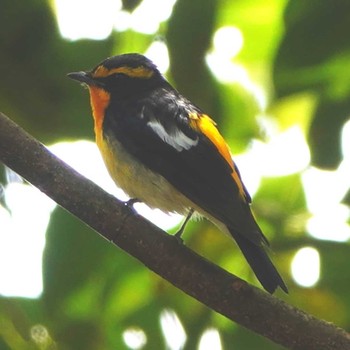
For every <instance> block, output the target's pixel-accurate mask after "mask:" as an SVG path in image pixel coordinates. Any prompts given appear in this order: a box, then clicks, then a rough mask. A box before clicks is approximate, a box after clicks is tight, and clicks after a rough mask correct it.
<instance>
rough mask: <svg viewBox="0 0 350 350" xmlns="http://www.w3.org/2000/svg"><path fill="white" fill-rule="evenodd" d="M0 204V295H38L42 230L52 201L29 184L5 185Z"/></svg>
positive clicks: (42, 244) (48, 216)
mask: <svg viewBox="0 0 350 350" xmlns="http://www.w3.org/2000/svg"><path fill="white" fill-rule="evenodd" d="M4 198H5V203H6V206H7V207H8V208H9V211H10V212H9V211H7V210H6V209H4V208H3V207H2V206H1V205H0V222H1V231H0V294H1V295H4V296H17V297H26V298H38V297H39V296H40V295H41V293H42V290H43V281H42V254H43V250H44V247H45V232H46V229H47V226H48V223H49V219H50V214H51V212H52V210H53V209H54V208H55V203H54V202H53V201H52V200H51V199H49V198H48V197H47V196H45V195H44V194H42V193H41V192H40V191H39V190H38V189H36V188H35V187H32V186H30V185H27V184H24V183H19V182H13V183H9V184H8V185H7V186H6V187H5V196H4Z"/></svg>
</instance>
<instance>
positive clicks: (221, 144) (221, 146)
mask: <svg viewBox="0 0 350 350" xmlns="http://www.w3.org/2000/svg"><path fill="white" fill-rule="evenodd" d="M190 119H191V126H192V127H194V128H195V129H197V130H199V131H201V132H202V133H203V134H204V135H205V136H206V137H207V138H208V139H209V140H210V141H211V142H212V143H213V144H214V145H215V147H216V148H217V150H218V151H219V153H220V154H221V155H222V156H223V157H224V159H225V160H226V162H227V163H228V164H229V166H230V168H231V169H232V173H231V176H232V178H233V180H234V181H235V183H236V185H237V187H238V191H239V194H240V196H241V197H242V198H243V199H244V200H246V199H247V198H246V194H245V190H244V186H243V183H242V181H241V178H240V176H239V175H238V173H237V171H236V169H235V167H234V164H233V160H232V157H231V153H230V151H229V149H228V146H227V144H226V142H225V140H224V138H223V137H222V136H221V134H220V133H219V131H218V129H217V128H216V123H215V122H214V121H213V120H212V119H211V118H210V117H209V116H207V115H205V114H202V115H197V114H196V113H191V114H190Z"/></svg>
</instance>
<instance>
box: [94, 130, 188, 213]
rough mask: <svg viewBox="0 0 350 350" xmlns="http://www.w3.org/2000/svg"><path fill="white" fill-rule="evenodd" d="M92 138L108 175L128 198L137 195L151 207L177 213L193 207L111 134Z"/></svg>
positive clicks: (136, 196)
mask: <svg viewBox="0 0 350 350" xmlns="http://www.w3.org/2000/svg"><path fill="white" fill-rule="evenodd" d="M106 135H108V136H106ZM96 141H97V145H98V147H99V149H100V151H101V154H102V157H103V159H104V162H105V164H106V167H107V169H108V172H109V174H110V176H111V177H112V179H113V180H114V182H115V183H116V184H117V186H119V187H120V188H121V189H122V190H123V191H124V192H126V193H127V194H128V195H129V197H130V198H137V199H139V200H141V201H142V202H144V203H146V204H147V205H148V206H150V207H151V208H158V209H160V210H162V211H164V212H174V213H179V214H186V213H187V212H188V210H189V209H190V208H191V207H193V206H194V205H193V203H192V202H191V201H190V200H189V199H188V198H187V197H185V196H184V195H183V194H181V193H180V192H179V191H178V190H176V189H175V188H174V187H173V186H172V185H171V184H170V183H169V182H168V181H167V180H166V179H165V178H164V177H162V176H161V175H159V174H156V173H155V172H153V171H152V170H150V169H148V168H146V167H145V166H144V165H143V164H142V163H141V162H140V161H139V160H137V159H136V158H135V157H134V156H132V155H131V154H130V153H129V152H128V151H127V150H126V149H125V148H124V146H123V145H122V144H121V143H120V142H119V141H118V140H117V139H116V138H115V137H114V136H112V135H111V133H109V134H108V133H105V134H103V135H102V137H100V138H97V137H96Z"/></svg>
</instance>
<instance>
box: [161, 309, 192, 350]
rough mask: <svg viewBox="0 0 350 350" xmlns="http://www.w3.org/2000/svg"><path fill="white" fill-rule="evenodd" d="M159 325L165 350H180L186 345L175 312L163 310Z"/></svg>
mask: <svg viewBox="0 0 350 350" xmlns="http://www.w3.org/2000/svg"><path fill="white" fill-rule="evenodd" d="M160 325H161V327H162V331H163V334H164V338H165V342H166V344H167V349H169V350H180V349H182V348H183V346H184V345H185V343H186V339H187V337H186V333H185V330H184V328H183V326H182V324H181V321H180V319H179V318H178V316H177V314H176V312H175V311H173V310H170V309H165V310H163V311H162V313H161V314H160Z"/></svg>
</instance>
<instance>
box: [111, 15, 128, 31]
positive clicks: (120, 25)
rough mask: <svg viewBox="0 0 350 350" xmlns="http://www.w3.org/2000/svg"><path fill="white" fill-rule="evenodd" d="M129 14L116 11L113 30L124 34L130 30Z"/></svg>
mask: <svg viewBox="0 0 350 350" xmlns="http://www.w3.org/2000/svg"><path fill="white" fill-rule="evenodd" d="M131 16H132V15H131V13H130V12H128V11H124V10H120V11H117V12H116V14H115V17H114V29H115V30H117V31H118V32H124V31H125V30H128V29H129V28H130V24H131Z"/></svg>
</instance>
